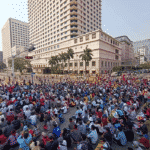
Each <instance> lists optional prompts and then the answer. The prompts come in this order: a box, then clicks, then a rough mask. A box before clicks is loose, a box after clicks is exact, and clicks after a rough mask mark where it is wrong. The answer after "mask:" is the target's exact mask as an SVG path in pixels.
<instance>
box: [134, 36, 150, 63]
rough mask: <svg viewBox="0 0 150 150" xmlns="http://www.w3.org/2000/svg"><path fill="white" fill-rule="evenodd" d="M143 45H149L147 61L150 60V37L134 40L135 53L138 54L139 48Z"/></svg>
mask: <svg viewBox="0 0 150 150" xmlns="http://www.w3.org/2000/svg"><path fill="white" fill-rule="evenodd" d="M143 46H147V48H148V54H147V61H150V39H145V40H142V41H136V42H133V47H134V53H135V54H137V55H138V53H139V48H141V47H143ZM147 48H146V49H147Z"/></svg>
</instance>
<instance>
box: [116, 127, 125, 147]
mask: <svg viewBox="0 0 150 150" xmlns="http://www.w3.org/2000/svg"><path fill="white" fill-rule="evenodd" d="M118 130H119V133H118V135H117V136H116V134H115V139H114V141H116V142H117V144H118V145H119V146H124V145H126V144H127V138H126V136H125V133H124V132H123V131H122V127H118Z"/></svg>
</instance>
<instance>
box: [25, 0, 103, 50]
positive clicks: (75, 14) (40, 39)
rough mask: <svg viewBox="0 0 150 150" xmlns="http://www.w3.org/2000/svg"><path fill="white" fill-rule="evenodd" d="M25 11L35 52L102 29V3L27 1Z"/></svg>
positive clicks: (57, 0) (92, 1)
mask: <svg viewBox="0 0 150 150" xmlns="http://www.w3.org/2000/svg"><path fill="white" fill-rule="evenodd" d="M28 11H29V12H28V15H29V26H30V42H31V43H33V44H35V46H36V49H37V50H40V49H42V48H47V47H48V46H50V45H56V44H57V43H61V42H63V41H65V40H66V39H70V38H73V37H76V36H78V35H81V34H85V33H87V32H90V31H93V30H97V29H101V0H28Z"/></svg>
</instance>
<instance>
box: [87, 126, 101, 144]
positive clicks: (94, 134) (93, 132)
mask: <svg viewBox="0 0 150 150" xmlns="http://www.w3.org/2000/svg"><path fill="white" fill-rule="evenodd" d="M87 137H88V138H90V140H91V143H92V144H96V142H97V140H98V134H97V131H96V129H95V127H94V125H92V126H91V133H90V134H88V135H87Z"/></svg>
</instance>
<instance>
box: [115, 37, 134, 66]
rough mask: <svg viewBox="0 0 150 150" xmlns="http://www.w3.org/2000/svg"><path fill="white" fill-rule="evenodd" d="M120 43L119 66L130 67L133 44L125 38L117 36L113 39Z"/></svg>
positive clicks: (132, 59)
mask: <svg viewBox="0 0 150 150" xmlns="http://www.w3.org/2000/svg"><path fill="white" fill-rule="evenodd" d="M115 39H116V40H118V41H119V42H120V45H121V49H122V53H121V65H123V66H131V65H134V49H133V42H132V41H131V40H130V39H129V38H128V37H127V36H119V37H116V38H115Z"/></svg>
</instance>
